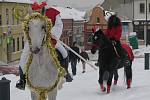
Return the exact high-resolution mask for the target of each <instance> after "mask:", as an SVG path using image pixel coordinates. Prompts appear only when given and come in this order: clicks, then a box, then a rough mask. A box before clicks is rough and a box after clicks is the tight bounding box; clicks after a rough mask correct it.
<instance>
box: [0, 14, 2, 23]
mask: <svg viewBox="0 0 150 100" xmlns="http://www.w3.org/2000/svg"><path fill="white" fill-rule="evenodd" d="M0 25H2V16H1V15H0Z"/></svg>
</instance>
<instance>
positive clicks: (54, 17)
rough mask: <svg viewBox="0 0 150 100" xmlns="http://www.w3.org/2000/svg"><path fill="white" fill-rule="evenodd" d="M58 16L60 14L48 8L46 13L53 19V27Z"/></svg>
mask: <svg viewBox="0 0 150 100" xmlns="http://www.w3.org/2000/svg"><path fill="white" fill-rule="evenodd" d="M58 14H60V12H59V11H58V10H56V9H54V8H48V9H47V10H46V13H45V15H46V16H47V17H48V18H49V19H51V21H52V24H53V25H55V20H56V16H57V15H58Z"/></svg>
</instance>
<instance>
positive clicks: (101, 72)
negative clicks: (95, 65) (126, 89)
mask: <svg viewBox="0 0 150 100" xmlns="http://www.w3.org/2000/svg"><path fill="white" fill-rule="evenodd" d="M104 72H105V70H103V69H102V68H99V80H98V82H99V84H100V87H101V91H103V92H105V91H106V88H105V87H104V85H103V75H104Z"/></svg>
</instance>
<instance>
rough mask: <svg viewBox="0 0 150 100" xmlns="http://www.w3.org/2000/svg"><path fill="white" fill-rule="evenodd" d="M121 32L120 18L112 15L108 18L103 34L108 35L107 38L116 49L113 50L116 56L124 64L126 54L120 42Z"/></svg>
mask: <svg viewBox="0 0 150 100" xmlns="http://www.w3.org/2000/svg"><path fill="white" fill-rule="evenodd" d="M121 34H122V25H121V20H120V19H119V18H118V17H117V16H116V15H112V16H111V17H110V18H109V20H108V26H107V29H106V31H105V35H106V36H107V37H108V39H110V41H112V44H113V45H114V47H115V48H116V49H117V51H115V52H116V55H117V56H118V58H119V59H121V60H123V62H124V64H125V65H126V64H127V63H126V58H127V54H126V53H125V51H124V49H123V48H122V46H121V43H120V38H121Z"/></svg>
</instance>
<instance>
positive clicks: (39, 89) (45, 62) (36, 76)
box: [23, 13, 65, 100]
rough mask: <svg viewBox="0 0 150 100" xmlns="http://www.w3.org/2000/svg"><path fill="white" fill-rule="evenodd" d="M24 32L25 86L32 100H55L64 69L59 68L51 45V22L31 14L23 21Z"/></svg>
mask: <svg viewBox="0 0 150 100" xmlns="http://www.w3.org/2000/svg"><path fill="white" fill-rule="evenodd" d="M23 24H24V32H25V35H26V38H27V40H28V42H29V47H30V55H29V58H28V62H27V64H26V76H27V77H26V78H27V84H28V85H29V87H30V88H31V98H32V100H46V99H47V98H48V100H56V95H57V89H58V85H59V82H60V80H62V78H63V77H64V73H65V71H64V69H63V68H62V67H61V66H60V64H59V62H58V60H57V56H56V52H55V49H54V47H53V46H52V44H51V42H50V41H51V33H50V32H51V27H52V25H51V21H50V20H49V19H48V18H47V17H45V16H42V15H41V14H39V13H33V14H32V15H31V16H28V17H27V18H26V19H25V21H24V23H23Z"/></svg>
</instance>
